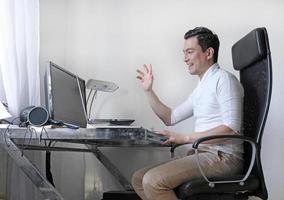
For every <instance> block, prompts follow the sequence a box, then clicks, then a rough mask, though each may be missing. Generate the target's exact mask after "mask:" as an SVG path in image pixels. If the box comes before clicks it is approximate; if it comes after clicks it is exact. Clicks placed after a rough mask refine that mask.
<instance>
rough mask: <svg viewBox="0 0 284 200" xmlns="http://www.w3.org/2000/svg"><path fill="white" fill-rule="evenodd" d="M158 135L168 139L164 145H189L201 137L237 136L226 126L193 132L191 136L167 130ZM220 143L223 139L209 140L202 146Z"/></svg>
mask: <svg viewBox="0 0 284 200" xmlns="http://www.w3.org/2000/svg"><path fill="white" fill-rule="evenodd" d="M159 133H160V134H161V135H164V136H166V137H168V138H169V139H168V140H167V141H165V142H164V144H170V143H175V144H191V143H193V142H194V141H195V140H197V139H199V138H202V137H206V136H212V135H234V134H237V133H236V132H234V131H233V130H232V129H231V128H229V127H228V126H226V125H220V126H217V127H214V128H212V129H209V130H206V131H202V132H195V133H192V134H179V133H175V132H171V131H167V130H165V131H161V132H159ZM221 141H224V139H215V140H210V141H206V142H204V143H203V144H216V143H220V142H221Z"/></svg>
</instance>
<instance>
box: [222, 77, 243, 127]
mask: <svg viewBox="0 0 284 200" xmlns="http://www.w3.org/2000/svg"><path fill="white" fill-rule="evenodd" d="M243 97H244V91H243V87H242V85H241V84H240V82H239V81H238V80H237V79H236V78H235V77H234V76H233V75H231V74H228V75H227V76H225V77H223V78H222V79H220V80H219V82H218V84H217V99H218V102H219V105H220V110H221V115H222V121H223V124H224V125H226V126H228V127H229V128H231V129H232V130H234V131H235V132H241V127H242V112H243Z"/></svg>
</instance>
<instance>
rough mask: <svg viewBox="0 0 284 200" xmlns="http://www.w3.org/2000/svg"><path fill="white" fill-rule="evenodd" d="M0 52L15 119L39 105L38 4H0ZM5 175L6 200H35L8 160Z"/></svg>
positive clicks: (34, 0)
mask: <svg viewBox="0 0 284 200" xmlns="http://www.w3.org/2000/svg"><path fill="white" fill-rule="evenodd" d="M0 48H1V50H0V62H1V63H0V66H1V72H2V81H3V88H4V91H5V96H6V101H7V103H8V105H9V111H10V113H11V114H12V115H13V117H18V116H19V113H20V111H21V110H22V109H23V108H25V107H27V106H29V105H35V106H38V105H39V104H40V85H39V84H40V81H39V0H0ZM0 84H1V83H0ZM31 157H34V156H32V155H31ZM0 163H1V165H2V167H3V165H5V163H3V162H0ZM7 172H8V174H7V186H8V191H7V193H8V199H9V200H28V199H29V200H31V199H37V198H36V197H35V196H36V195H35V193H37V192H36V190H35V188H33V186H32V183H31V182H30V181H29V180H28V179H27V178H26V176H25V175H23V173H22V172H21V171H20V170H19V169H18V167H17V166H15V165H14V164H13V162H12V161H11V160H10V161H9V162H8V169H7Z"/></svg>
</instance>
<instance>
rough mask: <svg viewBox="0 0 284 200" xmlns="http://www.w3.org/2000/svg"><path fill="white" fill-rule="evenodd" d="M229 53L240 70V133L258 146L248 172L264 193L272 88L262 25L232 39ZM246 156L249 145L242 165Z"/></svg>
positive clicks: (248, 154)
mask: <svg viewBox="0 0 284 200" xmlns="http://www.w3.org/2000/svg"><path fill="white" fill-rule="evenodd" d="M232 57H233V66H234V69H236V70H239V71H240V82H241V83H242V85H243V87H244V94H245V95H244V112H243V134H244V135H245V136H248V137H251V138H253V139H254V140H255V142H256V143H257V144H258V147H259V148H258V151H257V155H256V156H257V158H256V162H255V165H254V168H253V171H252V174H254V175H256V176H257V177H259V179H260V182H261V187H260V188H259V191H258V193H261V196H264V197H267V191H266V187H265V182H264V178H263V172H262V166H261V160H260V149H261V141H262V135H263V130H264V126H265V122H266V118H267V114H268V110H269V104H270V98H271V90H272V66H271V55H270V48H269V42H268V36H267V31H266V29H265V28H256V29H254V30H253V31H251V32H250V33H248V34H247V35H246V36H244V37H243V38H242V39H240V40H239V41H238V42H236V43H235V44H234V45H233V47H232ZM250 157H251V151H250V148H249V147H248V146H247V145H245V156H244V159H245V166H244V167H245V168H246V167H247V165H248V162H249V161H250Z"/></svg>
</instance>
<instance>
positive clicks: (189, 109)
mask: <svg viewBox="0 0 284 200" xmlns="http://www.w3.org/2000/svg"><path fill="white" fill-rule="evenodd" d="M191 116H193V104H192V99H191V96H189V97H188V99H187V100H186V101H184V102H183V103H182V104H180V105H179V106H177V107H176V108H174V109H173V110H172V114H171V125H175V124H177V123H178V122H180V121H183V120H185V119H187V118H189V117H191Z"/></svg>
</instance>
